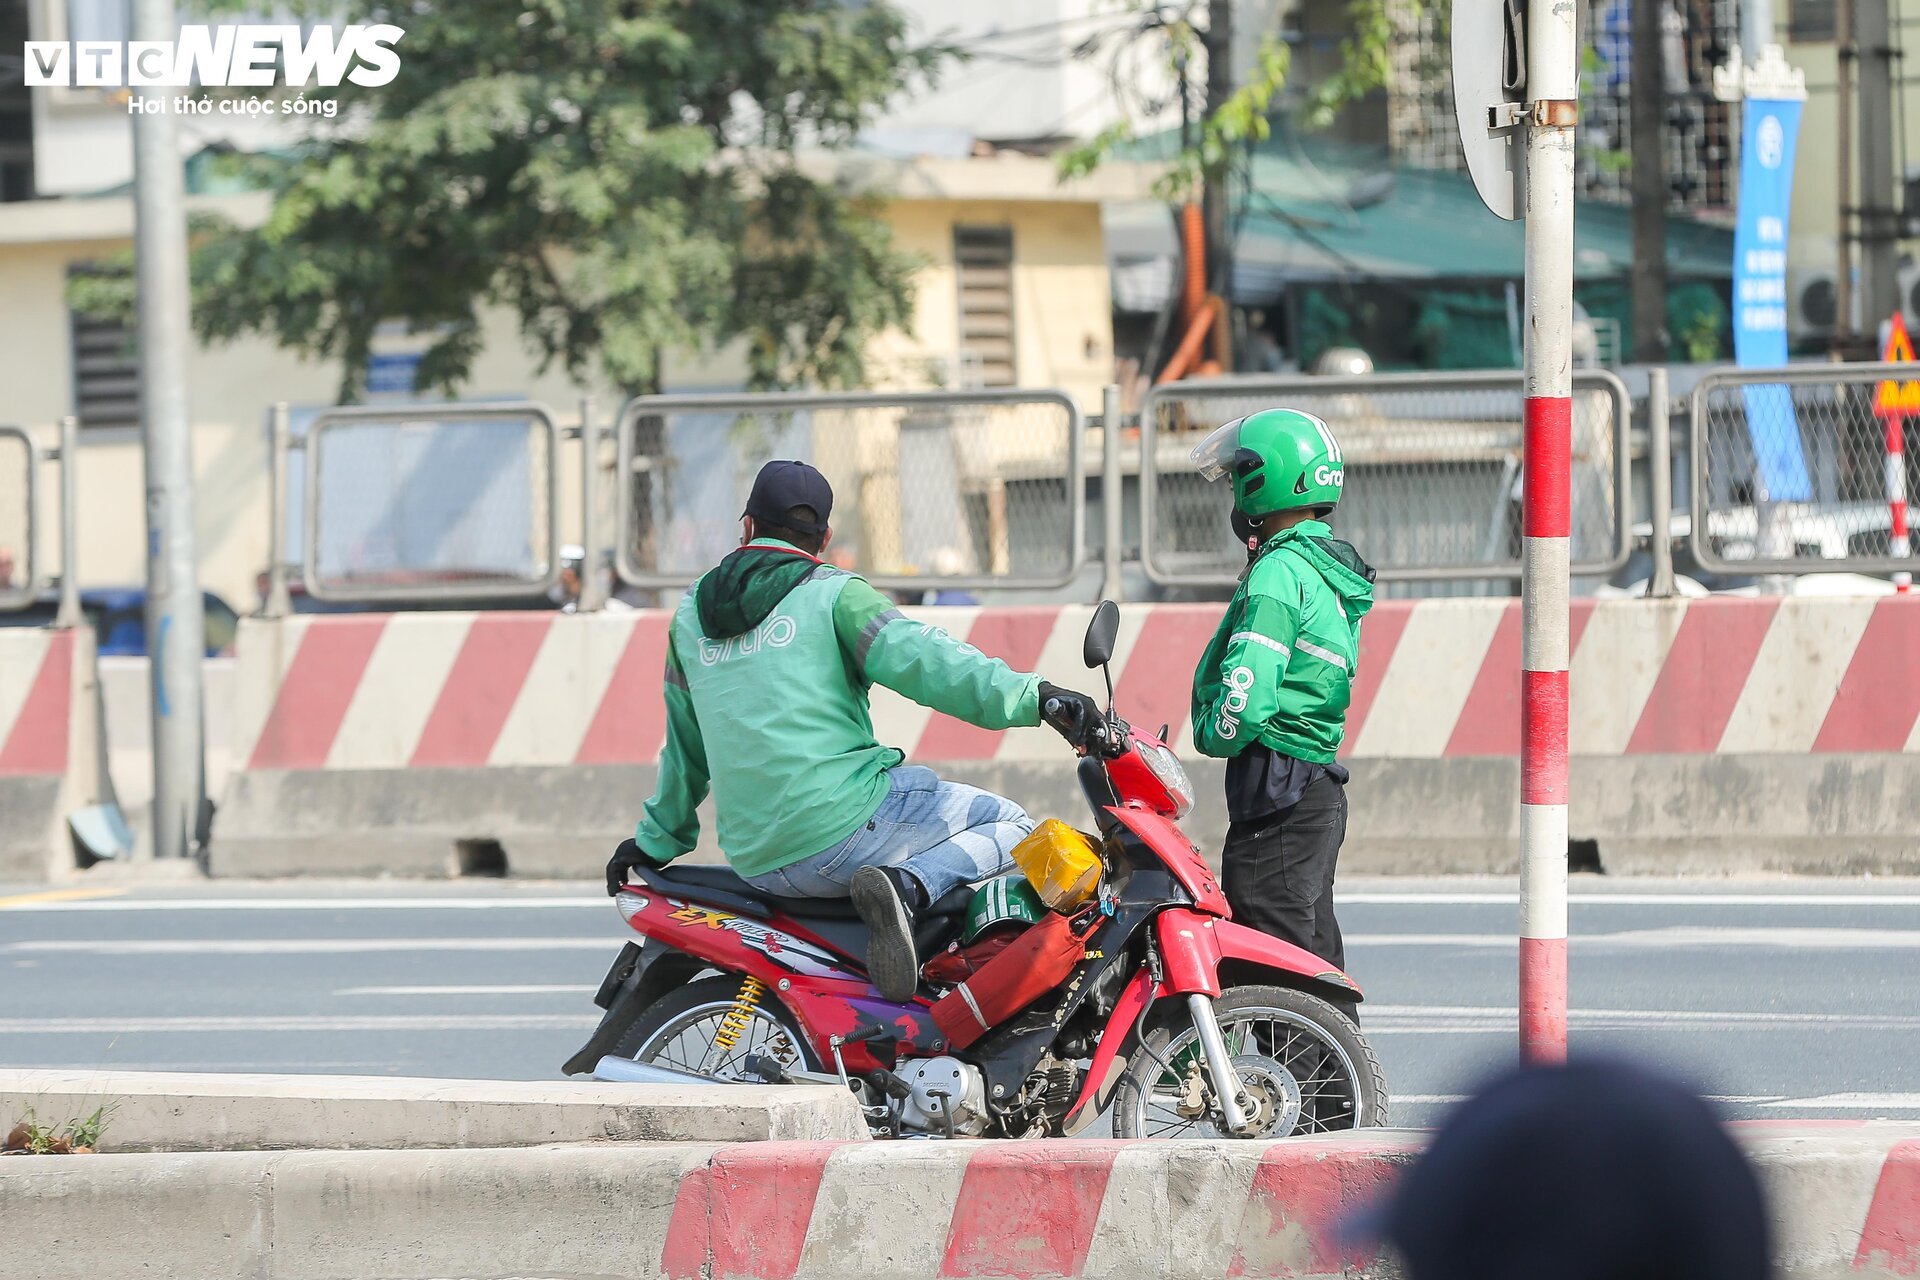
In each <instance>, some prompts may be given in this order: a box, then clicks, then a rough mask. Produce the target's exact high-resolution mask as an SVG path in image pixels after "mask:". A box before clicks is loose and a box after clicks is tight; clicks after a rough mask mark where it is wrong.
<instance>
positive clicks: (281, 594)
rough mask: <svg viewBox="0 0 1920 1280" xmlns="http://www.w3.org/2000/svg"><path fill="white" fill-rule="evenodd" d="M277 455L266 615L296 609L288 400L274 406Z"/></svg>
mask: <svg viewBox="0 0 1920 1280" xmlns="http://www.w3.org/2000/svg"><path fill="white" fill-rule="evenodd" d="M268 436H269V446H268V447H269V448H270V449H271V450H272V454H273V458H272V461H271V463H270V464H269V465H270V466H271V467H272V477H273V482H272V484H271V486H270V488H271V490H272V498H271V499H270V500H269V501H268V503H267V510H268V517H267V518H268V520H269V522H270V524H271V528H269V529H268V530H267V598H266V599H265V600H264V601H262V602H261V609H260V613H261V616H262V617H267V618H284V617H286V616H287V615H288V614H289V613H292V612H293V597H292V596H291V594H290V593H289V592H288V590H287V460H288V456H289V455H290V454H291V453H292V451H293V426H292V422H291V412H290V411H289V409H288V407H287V402H286V401H285V400H281V401H277V402H276V403H275V404H274V406H273V418H272V425H271V427H270V428H269V430H268Z"/></svg>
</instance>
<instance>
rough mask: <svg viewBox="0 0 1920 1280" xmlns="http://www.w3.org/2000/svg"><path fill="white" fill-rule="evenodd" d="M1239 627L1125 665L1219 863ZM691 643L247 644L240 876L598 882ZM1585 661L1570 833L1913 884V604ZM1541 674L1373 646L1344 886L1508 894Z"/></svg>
mask: <svg viewBox="0 0 1920 1280" xmlns="http://www.w3.org/2000/svg"><path fill="white" fill-rule="evenodd" d="M912 612H914V613H916V614H917V615H918V616H922V617H926V618H929V619H932V620H935V621H938V622H939V623H940V624H941V625H943V626H945V627H947V628H948V629H949V630H951V631H952V632H954V633H955V634H956V635H959V636H962V637H964V638H965V639H966V640H968V641H969V642H971V643H972V644H974V645H976V646H978V647H979V648H980V649H982V650H984V651H986V652H988V653H992V654H996V655H998V656H1000V657H1003V658H1005V659H1006V660H1007V661H1008V662H1010V663H1012V664H1013V665H1015V666H1016V667H1019V668H1022V669H1026V670H1038V671H1040V672H1042V673H1043V674H1045V675H1046V676H1048V677H1049V678H1051V679H1053V680H1055V681H1058V682H1060V683H1062V684H1070V685H1078V686H1079V687H1081V688H1085V689H1094V688H1096V687H1097V686H1098V683H1099V681H1098V677H1097V676H1094V675H1093V674H1091V673H1089V672H1087V671H1085V670H1084V669H1083V668H1082V667H1081V665H1080V643H1081V637H1082V634H1083V632H1084V630H1085V627H1086V624H1087V620H1088V617H1089V615H1090V610H1089V609H1087V608H1085V607H1081V606H1069V607H1054V608H1008V609H1000V608H955V609H928V610H915V611H912ZM1218 618H1219V607H1218V606H1205V605H1165V606H1158V607H1154V606H1142V607H1135V608H1131V609H1125V610H1123V611H1122V614H1121V628H1120V636H1119V641H1118V647H1117V651H1116V658H1115V663H1114V677H1115V684H1116V686H1117V690H1118V701H1119V707H1120V711H1121V713H1122V714H1123V715H1125V716H1126V717H1127V718H1128V719H1130V720H1132V721H1134V722H1135V723H1138V724H1143V725H1149V726H1154V727H1158V726H1159V725H1160V724H1161V723H1162V722H1166V723H1168V724H1170V725H1171V726H1172V730H1171V732H1172V734H1173V740H1174V743H1175V748H1176V750H1177V751H1179V753H1180V754H1181V755H1182V756H1183V757H1184V758H1185V759H1186V761H1187V763H1188V767H1189V768H1190V769H1191V770H1192V771H1193V773H1194V776H1195V782H1196V786H1197V787H1198V789H1199V796H1200V799H1199V804H1198V806H1197V807H1196V809H1195V812H1194V813H1193V814H1192V815H1191V816H1190V817H1189V818H1188V819H1187V829H1188V832H1189V834H1190V835H1192V837H1193V838H1194V840H1195V841H1196V842H1198V843H1199V844H1200V846H1201V847H1202V848H1207V849H1212V848H1217V847H1218V846H1219V841H1220V840H1221V838H1222V837H1223V835H1224V830H1225V819H1224V816H1223V806H1222V804H1221V803H1220V799H1219V797H1220V795H1221V791H1220V782H1219V780H1218V778H1219V766H1218V764H1217V763H1215V762H1212V761H1205V760H1197V759H1196V758H1195V756H1194V753H1193V749H1192V743H1191V734H1190V733H1189V732H1188V729H1187V708H1188V699H1189V690H1190V686H1191V682H1192V673H1193V667H1194V664H1195V662H1197V661H1198V658H1199V655H1200V653H1201V652H1202V650H1203V649H1204V647H1205V645H1206V641H1207V639H1208V637H1209V636H1210V635H1211V634H1212V632H1213V628H1214V625H1215V623H1216V622H1217V620H1218ZM666 638H667V617H666V615H665V614H662V613H638V614H633V613H629V614H609V615H601V616H579V615H561V614H553V613H479V614H440V613H416V614H394V615H377V614H368V615H363V616H357V617H356V616H348V617H324V616H323V617H296V618H290V619H286V620H284V621H278V622H268V621H260V620H251V619H250V620H248V621H246V622H245V623H243V624H242V628H241V634H240V646H239V658H238V662H237V668H236V670H235V673H234V678H235V690H234V701H235V705H234V707H233V720H234V723H235V726H236V735H235V740H234V749H233V762H234V771H233V773H232V774H231V776H230V778H229V781H228V786H227V790H226V793H225V797H224V803H223V804H222V806H221V809H220V812H219V814H218V816H217V818H216V821H215V829H214V846H213V862H212V865H213V868H214V870H215V872H216V873H218V874H262V875H264V874H280V873H296V874H299V873H314V872H329V873H334V874H356V875H358V874H378V873H381V872H406V873H413V874H440V873H443V872H444V871H446V870H447V869H448V867H449V866H451V865H456V864H455V863H454V861H453V860H454V859H455V858H456V853H455V850H456V849H459V850H462V851H463V852H462V853H460V854H459V855H458V856H460V857H466V856H469V855H470V854H471V852H472V851H473V850H474V849H476V848H481V847H485V848H489V849H490V848H491V845H490V844H489V843H488V842H498V843H499V844H500V846H501V848H502V850H504V852H505V853H506V854H507V855H508V858H509V860H510V864H511V868H512V870H513V871H515V872H516V873H518V872H525V873H529V874H545V875H572V876H578V875H588V874H591V873H592V872H593V871H594V869H595V868H596V867H598V866H599V865H601V864H602V863H604V861H605V857H606V851H607V850H608V849H609V848H610V847H611V846H612V845H613V844H615V843H617V842H618V840H619V839H620V838H621V837H622V836H623V835H625V834H626V833H627V832H629V831H630V830H631V829H632V823H633V821H634V817H635V815H636V814H637V813H638V812H639V807H640V805H641V803H642V802H643V801H644V800H645V798H646V795H647V793H648V791H649V790H650V788H651V786H652V779H651V776H650V774H651V768H652V765H653V763H654V762H655V761H656V760H657V759H658V756H659V752H660V747H661V743H662V741H663V739H664V737H665V732H666V721H665V714H664V711H663V707H662V702H661V695H660V687H661V685H660V681H661V673H662V669H663V666H664V663H665V655H666ZM1566 648H1567V651H1568V653H1569V655H1570V661H1569V663H1568V667H1569V675H1568V682H1569V684H1570V686H1571V689H1570V705H1569V707H1568V710H1567V731H1568V737H1569V740H1570V743H1571V747H1572V753H1573V756H1574V757H1575V761H1576V763H1575V764H1574V767H1573V769H1572V775H1571V780H1570V784H1571V785H1570V790H1571V794H1570V795H1569V796H1568V797H1567V799H1568V800H1569V801H1570V804H1571V811H1572V821H1573V824H1574V828H1575V829H1574V830H1573V831H1572V833H1571V834H1572V835H1573V836H1575V837H1577V838H1590V839H1598V840H1599V841H1600V842H1601V853H1602V857H1603V859H1605V860H1606V865H1608V866H1610V867H1615V868H1618V869H1622V870H1635V869H1637V870H1667V871H1676V872H1677V871H1680V870H1683V869H1684V870H1691V871H1698V872H1705V873H1712V872H1725V871H1734V870H1744V871H1767V870H1806V871H1820V870H1827V871H1832V870H1848V871H1853V870H1913V869H1920V774H1914V773H1913V772H1912V771H1914V770H1920V664H1915V663H1914V662H1913V661H1912V655H1913V654H1915V653H1920V601H1916V600H1914V599H1912V598H1911V597H1891V596H1889V597H1880V598H1874V599H1857V600H1852V599H1839V600H1836V599H1787V600H1777V599H1752V600H1748V599H1724V598H1723V599H1708V600H1672V601H1657V602H1649V601H1607V602H1603V603H1598V604H1596V603H1595V602H1593V601H1591V600H1585V601H1575V602H1573V605H1572V609H1571V626H1570V630H1569V634H1568V636H1567V645H1566ZM1521 665H1522V638H1521V619H1520V608H1519V604H1518V602H1516V601H1500V600H1432V601H1421V602H1418V603H1410V602H1398V601H1390V602H1387V603H1384V604H1382V605H1380V606H1379V607H1378V608H1377V609H1376V610H1375V611H1374V613H1373V614H1372V615H1370V616H1369V618H1368V620H1367V622H1366V624H1365V626H1364V627H1362V629H1361V641H1360V660H1359V668H1358V672H1357V675H1356V681H1355V685H1354V691H1353V706H1352V708H1351V710H1350V712H1349V716H1348V731H1347V746H1346V748H1345V750H1344V751H1343V757H1344V758H1345V759H1347V760H1348V761H1350V762H1351V764H1352V765H1353V768H1354V787H1353V794H1354V802H1353V803H1354V810H1353V826H1352V828H1351V831H1350V834H1349V839H1348V852H1347V856H1346V858H1345V865H1346V866H1348V867H1351V868H1355V869H1367V870H1380V871H1409V872H1445V871H1479V872H1507V871H1511V870H1512V869H1513V866H1514V857H1513V854H1514V849H1515V848H1516V841H1517V837H1518V836H1519V835H1520V833H1521V830H1522V828H1521V825H1520V821H1519V814H1520V811H1521V810H1520V806H1519V804H1517V803H1516V801H1517V797H1518V792H1519V778H1518V776H1517V772H1516V771H1517V769H1518V757H1519V754H1520V743H1521V717H1520V708H1521V699H1522V684H1521V678H1520V676H1521ZM1542 669H1543V670H1544V668H1542ZM797 696H802V697H804V696H805V692H804V691H799V692H798V694H797ZM873 711H874V727H875V730H876V732H877V733H878V736H879V738H880V740H881V741H882V742H887V743H891V744H893V745H896V746H899V747H901V748H903V749H904V750H906V751H907V753H908V754H909V756H910V757H911V758H913V759H915V760H918V761H923V762H926V763H929V764H932V765H934V766H935V767H937V768H938V769H939V770H940V771H941V773H942V774H943V775H944V776H947V777H952V778H955V779H958V780H961V781H967V782H972V783H974V784H976V785H979V786H983V787H988V788H991V789H994V790H996V791H999V792H1000V793H1002V794H1004V795H1007V796H1009V797H1011V798H1012V799H1014V800H1015V801H1016V802H1018V803H1020V804H1022V805H1024V806H1025V807H1026V808H1027V809H1028V810H1029V811H1030V812H1033V813H1036V814H1059V815H1062V816H1066V817H1068V818H1069V819H1078V818H1080V817H1082V816H1083V815H1084V813H1085V801H1084V799H1083V798H1082V796H1081V794H1080V791H1079V789H1078V786H1077V784H1076V783H1075V781H1074V774H1073V769H1072V767H1071V766H1072V760H1071V757H1070V756H1069V755H1068V754H1067V752H1066V750H1065V748H1064V747H1063V746H1062V745H1061V743H1060V741H1059V739H1058V738H1057V737H1055V736H1054V734H1053V733H1052V732H1051V731H1049V730H1046V729H1016V730H1012V731H1010V732H1007V733H991V732H987V731H985V730H981V729H976V728H973V727H972V726H970V725H965V724H961V723H960V722H958V721H956V720H953V719H950V718H949V717H946V716H943V715H937V714H935V713H933V712H930V711H928V710H927V709H926V708H924V707H920V706H916V705H914V704H912V703H910V702H907V701H906V700H905V699H902V698H899V697H897V696H895V695H894V694H892V693H889V692H887V691H886V690H883V689H876V690H874V697H873ZM1809 759H1811V760H1813V761H1815V762H1821V763H1818V765H1817V767H1807V766H1806V765H1805V763H1804V762H1805V761H1807V760H1809ZM1863 762H1864V763H1863ZM1836 771H1837V772H1836ZM1565 789H1566V788H1563V790H1565ZM1538 808H1539V806H1538V805H1537V804H1536V805H1530V806H1529V809H1530V810H1533V809H1538ZM709 825H710V824H709ZM1554 830H1555V831H1556V832H1558V830H1559V828H1558V827H1557V826H1556V827H1555V828H1554ZM1561 847H1563V848H1564V841H1562V844H1561ZM717 855H718V850H717V849H713V848H707V847H704V846H703V856H717ZM1683 857H1690V858H1692V859H1693V861H1692V862H1691V863H1690V864H1688V865H1686V866H1684V867H1683V866H1682V865H1681V864H1680V862H1679V861H1677V859H1680V858H1683ZM1533 927H1535V928H1536V929H1538V928H1542V927H1544V926H1541V925H1540V924H1539V922H1538V921H1536V922H1535V925H1534V926H1533ZM1528 936H1530V937H1541V938H1547V937H1548V936H1549V935H1548V934H1547V933H1545V932H1536V933H1532V934H1529V935H1528Z"/></svg>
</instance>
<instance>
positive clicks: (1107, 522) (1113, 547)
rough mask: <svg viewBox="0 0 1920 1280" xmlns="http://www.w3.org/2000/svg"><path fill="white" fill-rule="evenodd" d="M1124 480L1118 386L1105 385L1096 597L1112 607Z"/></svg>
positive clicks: (1117, 590)
mask: <svg viewBox="0 0 1920 1280" xmlns="http://www.w3.org/2000/svg"><path fill="white" fill-rule="evenodd" d="M1126 492H1127V478H1126V477H1125V476H1124V475H1122V474H1121V472H1120V385H1119V384H1118V383H1112V382H1110V383H1108V384H1107V388H1106V391H1105V393H1104V394H1103V395H1102V396H1101V400H1100V524H1101V529H1102V534H1101V543H1100V564H1101V574H1100V596H1101V598H1102V599H1105V600H1111V601H1113V602H1114V603H1115V604H1119V603H1120V602H1121V598H1122V596H1123V595H1124V594H1125V588H1123V587H1122V586H1121V583H1120V556H1121V545H1120V543H1121V539H1122V538H1123V537H1125V529H1126V522H1125V520H1124V518H1123V517H1124V516H1125V514H1126V512H1125V508H1124V505H1123V504H1124V503H1125V501H1126Z"/></svg>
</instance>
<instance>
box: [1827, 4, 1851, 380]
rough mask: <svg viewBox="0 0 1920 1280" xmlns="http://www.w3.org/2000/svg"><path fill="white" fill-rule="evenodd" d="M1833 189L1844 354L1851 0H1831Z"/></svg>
mask: <svg viewBox="0 0 1920 1280" xmlns="http://www.w3.org/2000/svg"><path fill="white" fill-rule="evenodd" d="M1833 34H1834V43H1835V48H1834V57H1835V59H1836V66H1835V68H1834V95H1833V96H1834V107H1835V110H1834V126H1833V132H1834V163H1835V165H1836V166H1837V168H1838V172H1837V174H1836V175H1835V178H1834V183H1833V189H1834V193H1835V195H1836V197H1837V198H1838V199H1839V201H1840V239H1839V244H1838V246H1837V248H1838V250H1839V259H1840V261H1839V269H1838V270H1837V271H1835V272H1834V277H1833V306H1834V318H1833V344H1832V345H1833V350H1834V353H1835V354H1836V355H1839V356H1841V357H1842V358H1845V357H1846V356H1847V352H1848V348H1850V347H1851V346H1852V345H1853V343H1852V338H1853V312H1854V306H1853V234H1854V233H1853V60H1854V58H1855V57H1856V56H1857V55H1856V50H1855V47H1854V43H1853V0H1834V4H1833Z"/></svg>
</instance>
